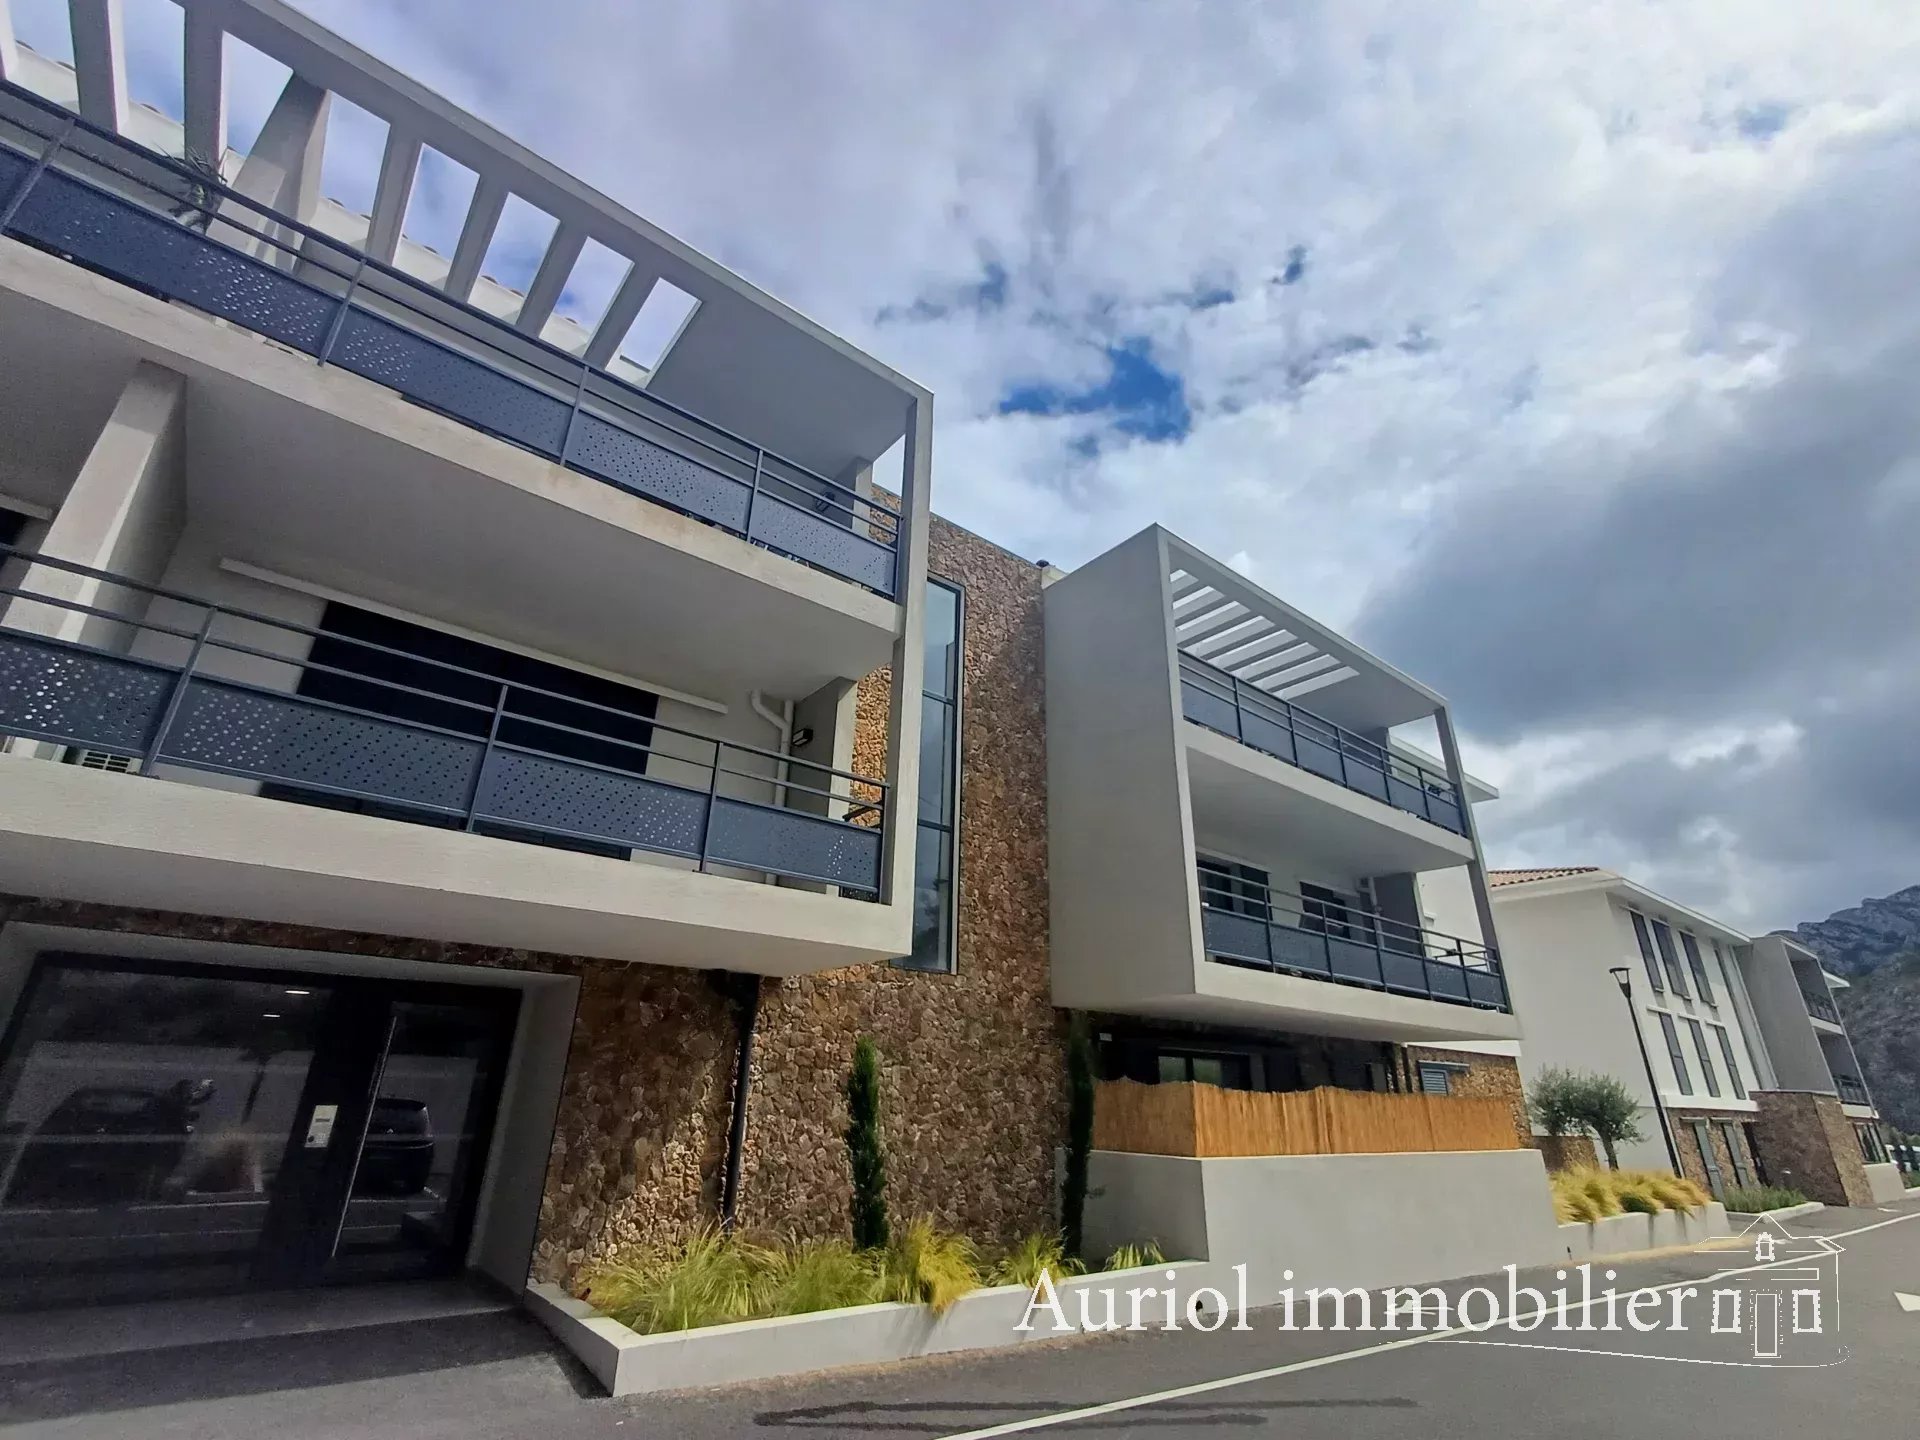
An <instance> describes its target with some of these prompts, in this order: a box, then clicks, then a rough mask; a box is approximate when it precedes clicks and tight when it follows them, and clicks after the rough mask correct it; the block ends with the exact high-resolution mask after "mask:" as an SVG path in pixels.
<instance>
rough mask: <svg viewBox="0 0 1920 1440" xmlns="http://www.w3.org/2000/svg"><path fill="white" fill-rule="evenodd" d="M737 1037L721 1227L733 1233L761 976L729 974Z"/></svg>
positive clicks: (758, 1018)
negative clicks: (731, 1118)
mask: <svg viewBox="0 0 1920 1440" xmlns="http://www.w3.org/2000/svg"><path fill="white" fill-rule="evenodd" d="M727 978H728V980H729V981H730V988H731V989H732V991H733V1002H734V1023H735V1025H736V1027H737V1037H736V1039H735V1042H734V1056H733V1121H732V1124H731V1125H729V1126H728V1128H727V1170H726V1177H725V1179H724V1180H723V1181H722V1182H721V1188H720V1228H721V1230H722V1231H724V1232H725V1233H727V1234H731V1233H733V1222H734V1217H735V1215H736V1214H737V1213H738V1211H739V1208H740V1167H741V1165H742V1164H743V1163H744V1161H745V1160H746V1153H747V1102H748V1100H749V1098H750V1096H751V1092H752V1089H753V1037H754V1032H755V1031H756V1030H758V1028H759V1026H760V977H759V976H758V975H730V976H728V977H727Z"/></svg>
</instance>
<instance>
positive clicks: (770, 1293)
mask: <svg viewBox="0 0 1920 1440" xmlns="http://www.w3.org/2000/svg"><path fill="white" fill-rule="evenodd" d="M753 1296H754V1300H753V1313H754V1314H755V1315H810V1314H812V1313H813V1312H814V1311H816V1310H840V1309H844V1308H846V1307H848V1306H853V1305H871V1304H873V1302H874V1301H876V1300H878V1299H879V1298H880V1267H879V1266H878V1265H877V1264H876V1263H875V1262H874V1258H873V1256H872V1255H871V1254H870V1253H869V1252H866V1251H861V1250H855V1249H854V1248H853V1247H852V1246H851V1245H849V1244H848V1243H847V1242H846V1241H844V1240H812V1241H807V1242H804V1243H802V1244H800V1245H797V1246H794V1247H793V1248H792V1249H787V1250H782V1249H771V1250H767V1251H765V1252H763V1256H762V1263H761V1267H760V1273H759V1274H758V1275H757V1276H756V1277H755V1281H754V1286H753Z"/></svg>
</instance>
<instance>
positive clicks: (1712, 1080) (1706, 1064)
mask: <svg viewBox="0 0 1920 1440" xmlns="http://www.w3.org/2000/svg"><path fill="white" fill-rule="evenodd" d="M1687 1029H1689V1030H1691V1031H1692V1032H1693V1053H1694V1055H1695V1056H1697V1057H1698V1058H1699V1061H1700V1078H1701V1079H1703V1080H1705V1081H1706V1082H1707V1094H1709V1095H1712V1096H1714V1097H1715V1098H1718V1097H1719V1094H1720V1077H1719V1076H1718V1075H1717V1074H1715V1073H1714V1069H1713V1056H1711V1055H1710V1054H1708V1053H1707V1032H1706V1031H1705V1030H1702V1029H1701V1028H1700V1022H1699V1021H1698V1020H1693V1019H1689V1020H1688V1021H1687Z"/></svg>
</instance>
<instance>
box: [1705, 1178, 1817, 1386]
mask: <svg viewBox="0 0 1920 1440" xmlns="http://www.w3.org/2000/svg"><path fill="white" fill-rule="evenodd" d="M1740 1238H1741V1240H1742V1241H1743V1242H1745V1243H1747V1244H1749V1245H1751V1247H1752V1255H1753V1265H1754V1268H1753V1269H1751V1270H1747V1271H1745V1272H1744V1273H1739V1274H1733V1275H1728V1276H1725V1277H1724V1278H1722V1279H1721V1280H1720V1282H1719V1283H1718V1284H1717V1285H1716V1286H1715V1288H1714V1290H1713V1292H1712V1318H1711V1324H1710V1327H1709V1334H1710V1335H1711V1336H1712V1337H1714V1339H1715V1340H1716V1341H1717V1342H1723V1343H1724V1342H1726V1341H1728V1340H1731V1341H1733V1342H1734V1343H1733V1345H1730V1346H1727V1347H1726V1348H1729V1349H1732V1348H1737V1349H1738V1350H1739V1352H1740V1353H1739V1359H1738V1361H1736V1362H1735V1363H1745V1364H1750V1365H1780V1366H1795V1367H1799V1366H1816V1365H1831V1364H1834V1363H1836V1362H1837V1361H1839V1360H1843V1359H1845V1358H1846V1350H1845V1347H1844V1346H1842V1345H1841V1344H1840V1343H1839V1302H1840V1258H1839V1257H1840V1256H1841V1255H1842V1254H1843V1253H1844V1250H1843V1248H1842V1247H1841V1246H1839V1245H1836V1244H1835V1243H1834V1242H1833V1241H1831V1240H1829V1239H1827V1238H1826V1237H1825V1236H1823V1235H1796V1234H1795V1233H1793V1232H1792V1231H1791V1230H1789V1229H1787V1227H1786V1226H1785V1225H1783V1224H1781V1222H1780V1221H1778V1220H1775V1219H1773V1218H1771V1217H1770V1216H1765V1215H1762V1216H1760V1217H1759V1218H1758V1219H1756V1220H1755V1221H1754V1222H1753V1223H1752V1224H1751V1225H1749V1226H1748V1227H1747V1228H1746V1229H1745V1230H1744V1231H1742V1232H1741V1236H1740ZM1718 1348H1721V1346H1720V1345H1718V1344H1717V1345H1716V1349H1718ZM1726 1358H1727V1359H1733V1357H1732V1356H1727V1357H1726Z"/></svg>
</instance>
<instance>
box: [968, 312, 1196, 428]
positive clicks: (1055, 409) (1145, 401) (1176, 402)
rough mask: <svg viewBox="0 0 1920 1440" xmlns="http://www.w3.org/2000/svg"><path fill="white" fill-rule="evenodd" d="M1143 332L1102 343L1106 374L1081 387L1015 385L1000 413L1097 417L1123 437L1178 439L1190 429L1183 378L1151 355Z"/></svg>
mask: <svg viewBox="0 0 1920 1440" xmlns="http://www.w3.org/2000/svg"><path fill="white" fill-rule="evenodd" d="M1152 352H1153V347H1152V345H1151V344H1150V343H1149V341H1148V340H1147V338H1146V337H1145V336H1143V335H1133V336H1129V337H1127V338H1125V339H1123V340H1121V341H1119V342H1118V343H1116V344H1113V345H1109V346H1107V347H1106V355H1107V365H1108V371H1107V378H1106V379H1105V380H1104V381H1102V382H1101V383H1100V384H1098V385H1095V386H1093V387H1091V388H1089V389H1085V390H1078V391H1073V390H1065V389H1062V388H1061V387H1060V386H1058V385H1051V384H1046V383H1030V384H1025V385H1015V386H1013V387H1012V388H1010V389H1009V390H1008V391H1007V392H1006V394H1005V395H1003V396H1001V398H1000V413H1001V414H1002V415H1101V416H1105V417H1107V423H1108V425H1109V426H1111V428H1113V429H1114V430H1117V431H1119V432H1120V433H1121V434H1122V435H1132V436H1134V437H1136V438H1138V439H1141V440H1154V441H1162V440H1181V439H1184V438H1186V436H1187V434H1188V433H1189V432H1190V431H1191V430H1192V429H1193V409H1192V407H1191V406H1190V405H1188V403H1187V387H1186V382H1185V381H1184V380H1182V379H1181V378H1180V376H1179V375H1178V374H1177V373H1176V372H1174V371H1171V370H1168V369H1165V368H1164V367H1162V366H1161V365H1160V364H1158V363H1157V362H1156V361H1155V360H1154V358H1153V353H1152Z"/></svg>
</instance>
